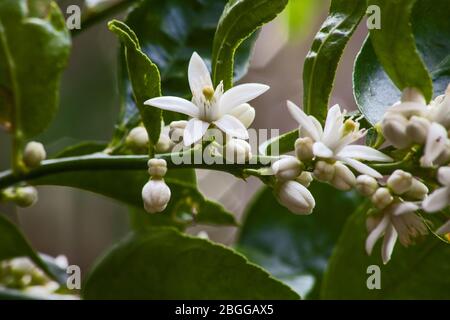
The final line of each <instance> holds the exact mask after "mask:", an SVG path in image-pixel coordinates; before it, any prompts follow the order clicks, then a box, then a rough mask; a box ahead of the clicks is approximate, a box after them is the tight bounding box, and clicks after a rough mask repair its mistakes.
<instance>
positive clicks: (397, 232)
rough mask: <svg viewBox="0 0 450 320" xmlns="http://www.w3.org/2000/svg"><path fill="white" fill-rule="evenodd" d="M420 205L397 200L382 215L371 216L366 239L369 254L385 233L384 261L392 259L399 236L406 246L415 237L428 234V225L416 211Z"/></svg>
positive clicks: (382, 250) (382, 249) (382, 254)
mask: <svg viewBox="0 0 450 320" xmlns="http://www.w3.org/2000/svg"><path fill="white" fill-rule="evenodd" d="M418 209H419V207H418V206H417V205H415V204H414V203H412V202H401V203H400V202H397V203H393V204H391V205H389V206H388V207H387V208H385V209H384V210H383V211H382V216H380V217H369V218H368V220H367V228H368V230H369V232H370V233H369V236H368V237H367V240H366V251H367V254H369V255H370V254H372V250H373V247H374V246H375V243H376V242H377V241H378V239H380V238H381V237H382V236H383V235H384V240H383V245H382V247H381V256H382V259H383V263H384V264H386V263H388V262H389V260H390V259H391V255H392V251H393V250H394V246H395V243H396V241H397V238H398V239H399V240H400V243H401V244H402V245H404V246H408V245H410V244H411V243H412V241H413V238H415V237H417V236H419V235H425V234H427V231H428V230H427V227H426V225H425V223H424V222H423V221H422V219H421V218H420V217H418V216H417V215H416V214H415V213H414V212H415V211H416V210H418Z"/></svg>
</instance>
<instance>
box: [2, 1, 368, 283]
mask: <svg viewBox="0 0 450 320" xmlns="http://www.w3.org/2000/svg"><path fill="white" fill-rule="evenodd" d="M161 1H163V0H161ZM82 2H83V1H75V0H62V1H58V3H59V4H60V6H61V8H62V10H63V12H66V8H67V6H68V5H72V4H77V5H80V7H82ZM291 4H292V5H291V8H290V11H289V12H284V13H283V14H282V15H280V16H279V17H278V18H277V19H276V20H274V21H273V22H271V23H269V24H268V25H266V26H264V27H263V29H262V31H261V33H260V37H259V39H258V41H257V44H256V48H255V50H254V53H253V57H252V61H251V66H250V71H249V73H248V75H247V76H246V77H245V78H244V79H242V82H260V83H265V84H268V85H270V86H271V90H270V91H269V92H268V93H267V94H265V95H263V96H262V97H260V98H258V99H257V100H255V101H254V102H253V103H252V105H253V106H254V107H255V108H256V110H257V113H256V119H255V122H254V124H253V126H252V127H254V128H257V129H259V128H266V129H270V128H277V129H279V130H280V132H286V131H289V130H292V129H293V128H295V126H296V123H295V122H294V121H293V120H292V119H291V118H290V117H289V116H288V114H287V112H286V109H285V101H286V99H290V100H292V101H294V102H296V103H297V104H299V105H300V106H301V101H302V68H303V61H304V59H305V56H306V54H307V52H308V50H309V48H310V46H311V43H312V40H313V37H314V35H315V34H316V32H317V31H318V30H319V28H320V25H321V24H322V22H323V20H324V18H325V17H326V14H327V11H328V8H329V0H291ZM121 17H122V16H121V15H119V16H117V18H119V19H120V18H121ZM107 21H108V20H105V21H103V22H101V23H99V24H98V25H96V26H94V27H92V28H90V29H89V30H86V31H84V32H83V33H82V34H81V35H79V36H77V37H76V38H75V39H74V41H73V48H72V53H71V58H70V64H69V66H68V68H67V70H66V72H65V74H64V78H63V82H62V88H61V102H60V110H59V113H58V115H57V117H56V119H55V120H54V121H53V123H52V125H51V127H50V128H49V129H48V130H47V131H46V132H45V133H44V134H42V135H41V136H39V137H38V139H37V140H39V141H42V142H43V143H45V145H46V149H47V151H48V153H49V154H50V155H51V154H52V153H55V152H57V151H58V150H60V149H62V148H63V147H65V146H68V145H71V144H74V143H76V142H78V141H81V140H99V141H106V140H108V139H109V138H110V137H111V134H112V130H113V126H114V123H115V119H116V116H117V113H118V109H119V99H118V90H117V81H116V80H117V77H116V71H117V70H116V60H117V59H116V58H117V49H118V42H117V39H116V37H115V36H114V35H113V34H112V33H110V32H109V31H108V30H107V28H106V22H107ZM82 27H83V26H82ZM366 34H367V28H366V26H365V24H364V23H362V24H361V25H360V27H359V29H358V30H357V31H356V34H355V36H354V37H353V38H352V40H351V41H350V43H349V45H348V47H347V49H346V51H345V54H344V57H343V59H342V60H341V63H340V66H339V69H338V72H337V77H336V83H335V88H334V92H333V94H332V101H331V103H333V104H334V103H339V104H340V105H341V106H342V107H345V108H346V109H347V110H353V109H355V108H356V105H355V102H354V99H353V94H352V81H351V78H352V75H351V73H352V72H351V70H352V66H353V61H354V59H355V56H356V54H357V52H358V50H359V48H360V47H361V43H362V42H363V40H364V38H365V36H366ZM186 68H187V66H186ZM8 150H9V140H8V136H7V134H6V133H4V132H2V131H0V171H1V170H4V169H6V168H8V167H9V161H10V159H9V158H10V156H9V151H8ZM198 180H199V185H200V188H201V190H202V191H203V192H204V193H205V195H206V196H208V197H211V198H213V199H216V200H218V201H219V202H221V203H223V204H224V205H225V207H226V208H227V209H229V210H231V211H232V212H234V213H235V214H236V216H237V217H239V219H242V215H243V213H244V212H245V206H246V204H247V203H248V201H249V199H250V198H251V197H252V195H253V194H254V193H255V192H257V190H258V189H259V187H260V183H259V182H258V181H257V180H255V179H249V180H248V181H247V182H244V181H237V180H236V179H235V178H234V177H233V176H231V175H227V174H220V173H212V172H208V171H198ZM39 197H40V200H39V202H38V203H37V204H36V205H35V206H34V207H32V208H28V209H15V208H14V207H13V206H8V205H2V204H0V211H2V212H7V214H8V215H9V216H10V217H11V218H13V219H14V220H15V221H17V223H19V224H20V225H21V227H22V228H23V230H24V231H25V233H26V235H27V237H28V239H29V240H30V241H31V243H32V245H33V246H34V247H35V248H36V249H37V250H38V251H40V252H44V253H47V254H50V255H54V256H56V255H59V254H64V255H66V256H67V257H68V259H69V262H70V264H77V265H79V266H80V267H81V268H82V271H83V274H86V272H87V271H88V269H89V267H90V266H91V265H92V263H93V261H94V260H95V258H96V257H98V256H99V255H100V254H101V253H102V252H103V251H104V250H105V249H106V248H107V247H108V246H110V245H111V244H112V243H114V242H115V241H117V240H118V239H120V238H121V237H122V236H123V235H125V234H126V233H127V231H128V216H127V211H126V208H125V206H123V205H121V204H119V203H117V202H115V201H113V200H110V199H107V198H104V197H102V196H98V195H95V194H92V193H88V192H84V191H79V190H74V189H70V188H61V187H39ZM203 230H206V231H207V232H208V235H209V237H210V238H211V239H212V240H214V241H218V242H223V243H226V244H232V243H233V240H234V238H235V236H236V232H237V230H236V229H235V228H223V227H221V228H215V227H211V226H196V227H193V228H191V229H190V230H189V232H191V233H193V234H196V233H198V232H200V231H203Z"/></svg>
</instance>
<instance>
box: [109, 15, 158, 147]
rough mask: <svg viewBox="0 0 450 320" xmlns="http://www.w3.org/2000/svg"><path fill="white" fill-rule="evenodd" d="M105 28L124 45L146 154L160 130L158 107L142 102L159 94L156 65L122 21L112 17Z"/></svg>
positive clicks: (156, 140) (156, 139)
mask: <svg viewBox="0 0 450 320" xmlns="http://www.w3.org/2000/svg"><path fill="white" fill-rule="evenodd" d="M108 28H109V30H111V31H112V32H114V33H115V34H116V35H117V36H118V37H119V38H120V40H121V42H122V43H123V45H124V47H125V60H126V64H127V70H128V77H129V79H130V82H131V87H132V88H133V95H134V101H135V103H136V105H137V108H138V110H139V113H140V115H141V120H142V122H143V123H144V126H145V129H146V130H147V132H148V137H149V143H150V146H149V149H150V155H153V148H154V146H155V145H156V144H157V143H158V140H159V135H160V133H161V121H162V112H161V110H160V109H158V108H151V107H147V106H145V105H144V102H145V101H146V100H148V99H150V98H154V97H159V96H160V95H161V78H160V75H159V70H158V67H157V66H156V65H155V64H154V63H153V62H152V61H151V60H150V59H149V58H148V57H147V56H146V55H145V53H143V52H142V50H141V47H140V45H139V40H138V38H137V37H136V34H135V33H134V32H133V31H132V30H131V29H130V28H129V27H128V26H127V25H126V24H124V23H123V22H120V21H117V20H113V21H110V22H109V23H108Z"/></svg>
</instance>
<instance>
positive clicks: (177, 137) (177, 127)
mask: <svg viewBox="0 0 450 320" xmlns="http://www.w3.org/2000/svg"><path fill="white" fill-rule="evenodd" d="M186 125H187V121H186V120H180V121H172V122H171V123H170V125H169V127H170V131H169V137H170V140H172V141H173V142H174V143H179V142H181V141H182V140H183V135H184V129H186Z"/></svg>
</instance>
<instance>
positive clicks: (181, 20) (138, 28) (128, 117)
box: [118, 0, 256, 136]
mask: <svg viewBox="0 0 450 320" xmlns="http://www.w3.org/2000/svg"><path fill="white" fill-rule="evenodd" d="M226 2H227V1H226V0H201V1H200V0H165V1H160V0H143V1H141V2H140V3H139V4H138V5H137V6H135V7H134V8H133V10H132V11H131V12H130V13H129V15H128V17H127V18H126V20H125V22H126V24H127V25H128V26H129V27H130V28H131V29H132V30H133V31H134V32H135V33H136V35H137V37H138V38H139V41H140V44H141V47H142V50H143V52H144V53H145V54H147V55H148V56H149V57H150V58H151V60H152V61H153V62H154V63H155V64H156V65H157V66H158V68H159V70H160V72H161V82H162V90H163V94H164V95H171V96H179V97H184V98H187V99H190V98H191V92H190V90H189V83H188V78H187V70H188V64H189V59H190V58H191V55H192V53H193V52H194V51H196V52H198V53H199V54H200V55H201V56H202V58H203V59H205V61H206V62H207V63H208V64H209V62H210V61H211V47H212V43H213V38H214V32H215V30H216V26H217V23H218V21H219V18H220V15H221V13H222V11H223V8H224V6H225V4H226ZM255 40H256V38H251V39H249V41H246V42H244V44H243V45H242V46H241V50H239V53H238V54H237V55H236V65H235V71H236V73H235V78H236V80H238V79H240V78H241V77H242V76H244V75H245V74H246V73H247V69H248V60H249V58H250V53H251V49H252V47H253V44H254V42H255ZM119 64H121V63H120V61H119ZM122 69H124V68H122ZM124 71H126V70H122V71H121V72H120V74H119V80H120V81H121V84H120V90H121V95H122V112H121V116H120V119H119V125H118V127H119V128H130V127H134V126H136V125H137V124H138V122H139V117H138V116H137V115H138V113H137V110H136V106H135V103H134V101H133V100H132V99H131V86H130V83H129V80H128V76H127V74H126V72H124ZM163 117H164V121H165V123H166V124H169V123H170V122H171V121H173V120H179V119H182V118H183V116H181V115H179V114H176V113H174V112H169V111H164V112H163ZM118 135H120V136H122V135H123V132H119V133H118Z"/></svg>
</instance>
